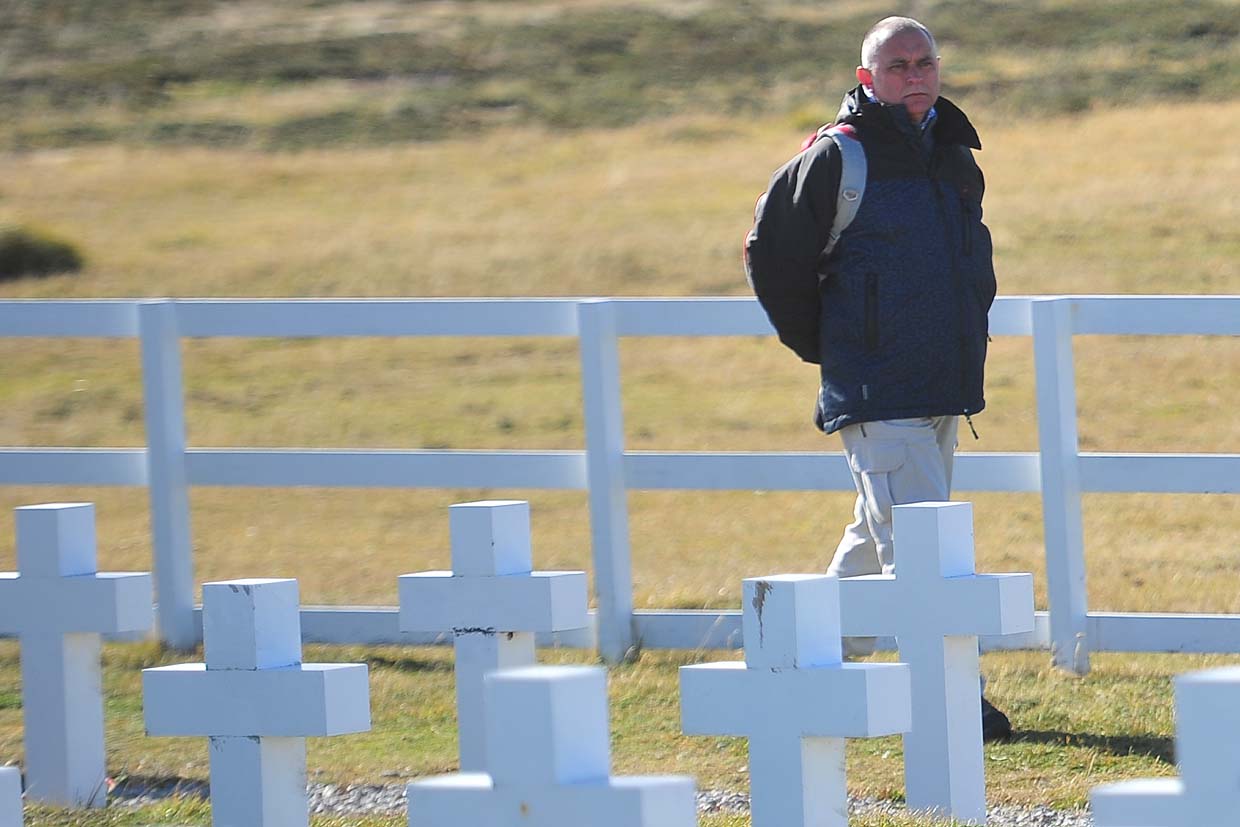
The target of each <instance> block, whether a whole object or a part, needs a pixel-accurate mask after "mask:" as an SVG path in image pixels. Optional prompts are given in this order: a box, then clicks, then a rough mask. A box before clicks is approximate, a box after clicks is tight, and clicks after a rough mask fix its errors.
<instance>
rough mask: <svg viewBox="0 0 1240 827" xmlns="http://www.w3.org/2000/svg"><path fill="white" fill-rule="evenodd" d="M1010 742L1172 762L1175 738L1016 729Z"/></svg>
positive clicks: (1172, 763) (1166, 762)
mask: <svg viewBox="0 0 1240 827" xmlns="http://www.w3.org/2000/svg"><path fill="white" fill-rule="evenodd" d="M1011 742H1012V743H1013V744H1019V743H1031V744H1050V745H1052V746H1056V747H1083V748H1085V749H1095V750H1099V751H1101V752H1107V753H1110V754H1111V755H1116V756H1121V757H1122V756H1128V755H1140V756H1146V757H1148V758H1153V759H1155V760H1157V761H1161V762H1162V763H1164V764H1170V765H1174V764H1175V740H1174V739H1172V738H1166V737H1162V736H1156V735H1089V734H1087V733H1085V734H1083V733H1079V732H1054V731H1045V730H1036V729H1035V730H1017V732H1016V733H1015V734H1014V735H1013V736H1012V741H1011Z"/></svg>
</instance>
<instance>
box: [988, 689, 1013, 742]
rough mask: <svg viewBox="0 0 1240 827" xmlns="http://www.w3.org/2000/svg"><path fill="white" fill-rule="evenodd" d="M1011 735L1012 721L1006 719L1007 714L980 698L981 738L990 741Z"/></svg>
mask: <svg viewBox="0 0 1240 827" xmlns="http://www.w3.org/2000/svg"><path fill="white" fill-rule="evenodd" d="M1011 737H1012V722H1011V721H1009V720H1008V716H1006V715H1004V714H1003V713H1002V712H1000V711H999V710H998V709H996V708H995V707H994V705H993V704H991V702H990V701H988V700H986V699H985V698H982V740H983V741H984V742H986V743H990V742H991V741H1006V740H1008V739H1009V738H1011Z"/></svg>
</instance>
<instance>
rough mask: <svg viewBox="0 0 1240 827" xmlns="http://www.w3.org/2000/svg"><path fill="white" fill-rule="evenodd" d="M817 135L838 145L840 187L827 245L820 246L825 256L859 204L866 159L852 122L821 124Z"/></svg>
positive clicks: (835, 242) (832, 247) (850, 220)
mask: <svg viewBox="0 0 1240 827" xmlns="http://www.w3.org/2000/svg"><path fill="white" fill-rule="evenodd" d="M818 137H820V138H824V137H825V138H830V139H831V140H832V141H834V142H835V145H836V146H837V147H839V149H840V190H839V193H838V194H837V195H836V199H835V221H834V222H832V224H831V234H830V236H829V237H828V239H827V246H826V247H824V248H823V249H822V254H823V255H824V256H825V255H827V254H828V253H830V252H831V250H833V249H834V248H835V245H836V244H837V243H838V242H839V240H840V236H841V235H842V234H843V233H844V230H846V229H847V228H848V225H849V224H851V223H852V220H853V218H855V217H856V215H857V210H858V209H860V208H861V197H862V196H863V195H865V176H866V161H865V148H864V147H863V146H861V142H860V141H858V140H857V138H856V132H855V131H854V130H853V128H852V127H851V126H847V125H845V126H828V127H823V128H822V129H821V130H819V133H818Z"/></svg>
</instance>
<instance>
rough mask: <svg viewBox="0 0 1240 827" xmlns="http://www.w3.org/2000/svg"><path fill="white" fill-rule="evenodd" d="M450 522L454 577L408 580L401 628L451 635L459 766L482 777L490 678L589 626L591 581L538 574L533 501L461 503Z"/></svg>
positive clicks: (580, 575) (423, 575)
mask: <svg viewBox="0 0 1240 827" xmlns="http://www.w3.org/2000/svg"><path fill="white" fill-rule="evenodd" d="M448 516H449V525H450V529H451V537H452V571H426V572H420V573H418V574H405V575H401V577H400V580H399V583H400V586H399V591H400V629H401V631H405V632H422V631H426V632H429V631H441V630H443V631H448V630H450V631H451V632H452V634H453V637H454V642H455V647H456V714H457V728H458V731H459V738H460V750H461V762H460V766H461V769H462V770H466V771H477V772H482V771H484V770H486V769H487V768H488V765H487V762H486V738H485V725H484V721H485V718H484V715H483V706H484V704H483V695H482V679H483V676H485V675H486V674H487V673H488V672H492V671H495V670H496V669H511V668H515V667H521V666H531V665H533V664H534V662H535V660H534V635H535V634H536V633H539V632H564V631H568V630H570V629H581V628H584V627H585V626H586V625H587V624H588V623H589V619H588V615H587V593H586V575H585V572H580V571H532V570H531V569H532V568H533V562H532V560H533V556H532V554H531V551H530V506H529V503H527V502H522V501H506V500H501V501H483V502H473V503H460V504H458V505H453V506H451V507H450V508H449V509H448Z"/></svg>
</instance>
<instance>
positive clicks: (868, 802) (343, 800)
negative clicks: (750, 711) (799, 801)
mask: <svg viewBox="0 0 1240 827" xmlns="http://www.w3.org/2000/svg"><path fill="white" fill-rule="evenodd" d="M308 794H309V801H310V812H311V813H371V814H381V815H382V814H391V813H401V812H404V810H405V785H404V784H403V783H401V784H349V785H347V786H337V785H335V784H311V785H310V787H309V788H308ZM172 795H183V796H199V797H203V798H205V797H206V796H207V785H206V783H205V782H202V781H182V782H179V783H174V782H166V783H145V782H141V781H124V782H122V783H121V784H119V785H118V786H117V787H116V788H115V789H114V790H112V794H111V796H110V800H111V802H112V803H113V804H115V805H119V806H126V807H141V806H144V805H147V804H153V803H155V802H157V801H159V800H160V799H162V798H167V797H169V796H172ZM697 803H698V812H701V813H719V812H734V813H744V812H748V811H749V796H747V795H745V794H743V793H731V792H725V791H723V790H702V791H700V792H699V793H698V794H697ZM848 809H849V812H851V813H853V814H854V815H861V814H867V813H890V814H902V813H906V812H907V810H906V809H905V807H904V805H903V804H895V803H893V802H890V801H879V800H877V799H872V798H850V799H849V801H848ZM988 823H989V825H990V827H1093V819H1091V818H1090V816H1089V813H1087V812H1084V811H1081V810H1052V809H1051V808H1049V807H1012V806H1003V807H991V808H990V811H989V814H988Z"/></svg>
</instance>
